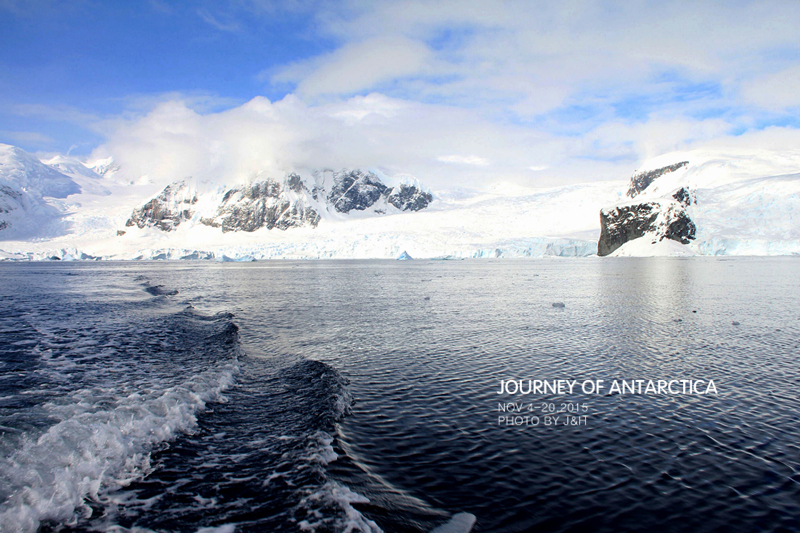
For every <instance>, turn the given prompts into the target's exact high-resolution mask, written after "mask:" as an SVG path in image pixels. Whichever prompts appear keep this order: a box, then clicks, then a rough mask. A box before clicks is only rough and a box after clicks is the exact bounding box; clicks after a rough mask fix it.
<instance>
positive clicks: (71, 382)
mask: <svg viewBox="0 0 800 533" xmlns="http://www.w3.org/2000/svg"><path fill="white" fill-rule="evenodd" d="M0 274H2V276H3V278H2V279H3V280H4V283H3V284H2V286H1V287H0V297H2V313H1V314H0V362H2V366H0V435H2V436H1V437H0V452H1V453H2V462H0V498H1V499H2V500H3V501H4V503H3V504H2V506H0V530H2V531H36V530H37V529H38V530H42V531H86V530H101V531H134V530H136V531H141V530H154V531H191V532H195V531H200V530H203V531H217V532H229V531H317V532H326V531H379V530H383V531H402V532H405V531H408V532H421V531H425V532H427V531H431V530H433V529H434V528H436V527H438V526H441V525H443V524H448V525H447V526H445V527H449V528H450V530H451V531H464V530H466V529H468V528H469V526H470V525H471V524H472V520H473V519H472V516H474V520H475V524H474V527H473V531H502V532H512V531H643V530H652V531H686V532H689V531H692V532H695V531H797V530H800V486H799V485H798V483H800V473H798V465H799V464H800V453H798V452H799V450H798V442H800V419H798V417H797V416H796V413H797V409H798V407H800V400H798V395H797V390H800V389H799V387H800V370H798V365H797V362H796V358H797V354H798V351H799V350H798V347H800V335H798V334H799V333H800V305H798V301H799V300H798V297H799V296H800V289H798V288H797V284H796V280H797V279H800V278H799V277H798V274H800V261H798V260H797V259H794V258H778V259H734V260H730V259H716V258H694V259H624V260H614V259H603V260H599V259H582V260H541V261H538V260H530V261H509V260H501V261H490V260H484V261H459V262H449V261H447V262H436V261H430V262H428V261H425V262H419V261H415V262H392V261H337V262H297V263H295V262H267V263H254V264H246V265H241V264H212V265H209V264H200V263H184V264H164V263H161V264H159V263H125V264H108V263H103V264H94V263H93V264H63V265H62V264H45V263H41V264H2V265H0ZM557 302H559V303H563V304H564V306H563V307H554V306H553V303H557ZM507 379H525V380H527V379H548V380H554V379H570V380H579V381H583V380H586V379H592V380H598V379H602V380H606V382H607V383H610V382H611V381H612V380H615V379H617V380H620V379H628V380H630V379H645V380H647V379H653V380H657V379H679V380H680V379H694V380H697V379H703V380H706V381H708V380H713V381H714V382H715V384H716V387H717V389H718V393H717V394H710V395H705V396H703V395H694V394H686V395H683V394H679V395H630V394H629V395H618V394H613V395H609V394H603V395H589V394H583V393H581V392H579V391H576V392H575V393H574V394H572V395H569V394H567V395H552V394H548V395H536V396H522V395H499V394H497V390H498V388H499V383H500V381H501V380H507ZM507 402H518V403H523V404H525V405H526V406H530V407H531V409H532V411H527V412H525V413H524V414H527V415H538V416H540V418H541V420H542V421H543V420H544V416H545V415H546V414H548V413H546V412H543V409H544V411H547V410H548V409H552V408H555V409H556V410H560V409H561V408H562V404H564V405H563V408H564V409H566V408H567V406H568V405H579V406H580V407H581V409H584V410H583V411H581V414H585V418H584V419H583V421H582V422H581V423H580V424H579V425H575V424H573V425H555V426H553V425H545V424H544V422H542V423H541V424H540V425H537V426H524V425H523V426H507V425H502V424H499V423H498V418H499V416H503V415H504V414H505V413H501V412H498V404H500V403H507ZM551 404H552V406H551ZM568 414H569V413H563V414H561V416H563V417H565V418H562V419H561V421H562V422H563V420H564V419H566V416H567V415H568ZM567 420H568V419H567ZM471 515H472V516H471ZM204 528H211V529H204ZM440 531H441V530H440Z"/></svg>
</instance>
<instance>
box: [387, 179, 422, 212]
mask: <svg viewBox="0 0 800 533" xmlns="http://www.w3.org/2000/svg"><path fill="white" fill-rule="evenodd" d="M386 200H387V201H388V202H389V203H390V204H392V205H393V206H395V207H396V208H397V209H399V210H400V211H420V210H422V209H425V208H426V207H428V204H430V203H431V202H432V201H433V196H432V195H431V193H429V192H425V191H422V190H420V189H419V188H418V187H416V186H414V185H406V184H403V185H400V186H399V187H394V188H393V189H391V191H390V192H389V195H388V197H387V198H386Z"/></svg>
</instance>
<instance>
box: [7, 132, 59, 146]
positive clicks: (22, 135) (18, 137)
mask: <svg viewBox="0 0 800 533" xmlns="http://www.w3.org/2000/svg"><path fill="white" fill-rule="evenodd" d="M0 136H3V137H6V138H8V139H11V140H13V141H15V142H18V143H36V144H52V143H54V142H55V139H53V138H52V137H50V136H49V135H45V134H43V133H39V132H38V131H9V130H3V131H0Z"/></svg>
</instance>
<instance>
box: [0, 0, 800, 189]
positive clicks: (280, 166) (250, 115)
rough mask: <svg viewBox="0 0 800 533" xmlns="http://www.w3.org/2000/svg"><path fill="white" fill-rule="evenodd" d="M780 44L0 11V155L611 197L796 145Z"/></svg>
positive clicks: (450, 19) (489, 18)
mask: <svg viewBox="0 0 800 533" xmlns="http://www.w3.org/2000/svg"><path fill="white" fill-rule="evenodd" d="M723 4H724V5H723ZM798 27H800V3H799V2H796V1H790V2H789V1H761V2H746V1H732V2H726V3H720V2H712V1H705V2H704V1H697V2H691V3H687V2H676V1H672V2H669V1H659V2H655V1H649V0H630V1H625V2H611V1H602V2H601V1H599V0H576V1H564V2H559V3H553V2H542V1H525V2H522V1H519V2H515V1H499V0H496V1H477V0H458V1H427V2H422V1H413V0H402V1H394V2H384V1H369V2H366V1H357V0H353V1H345V2H315V1H306V0H293V1H284V2H273V1H270V0H233V1H230V2H213V1H207V0H186V1H182V2H171V1H168V0H132V1H125V2H121V1H120V2H108V1H101V0H75V1H72V2H59V1H56V0H27V1H22V0H0V49H1V50H2V54H0V72H2V76H0V142H6V143H9V144H14V145H17V146H21V147H22V148H24V149H26V150H28V151H31V152H39V153H43V154H44V153H53V152H61V153H64V152H67V151H70V150H71V152H72V153H73V154H76V155H80V156H86V157H88V156H89V155H90V154H91V155H92V156H98V157H99V156H101V155H114V156H115V157H116V158H117V159H120V160H127V161H128V162H129V163H131V164H130V167H131V169H132V170H131V171H132V172H141V173H148V174H153V173H156V174H159V175H160V174H164V176H165V179H166V177H168V176H167V175H169V177H173V175H180V174H182V173H189V172H197V171H198V170H197V168H194V167H193V166H192V165H195V166H196V165H198V164H200V163H192V164H190V163H187V162H190V161H194V160H195V159H199V160H202V161H205V163H203V164H206V163H208V161H209V160H208V159H207V156H206V155H205V154H207V153H208V152H209V151H211V152H214V153H215V154H216V155H215V156H214V157H215V159H214V161H225V163H224V165H222V166H223V167H224V168H225V169H226V170H225V172H226V173H231V174H232V175H233V174H237V173H238V174H242V173H246V172H253V171H255V169H256V167H258V166H259V165H261V166H264V167H268V168H271V169H275V170H276V171H284V170H288V169H291V168H298V167H304V166H339V165H343V166H365V165H377V166H380V167H382V168H383V169H384V170H385V171H387V172H393V173H400V172H410V173H414V174H420V173H422V174H426V175H434V176H439V175H441V176H444V177H443V178H442V179H443V180H451V181H452V180H453V179H456V178H455V177H459V179H462V178H463V179H464V180H465V181H469V180H470V179H473V180H474V179H487V178H488V177H490V176H500V177H503V178H507V179H514V180H516V181H525V182H530V183H537V182H545V181H548V180H549V181H554V180H555V181H559V180H562V181H563V180H564V179H567V178H568V177H574V179H596V177H598V176H599V177H613V176H616V175H617V173H619V172H622V171H623V170H624V169H629V170H630V169H632V168H633V167H635V166H636V165H637V164H639V163H640V162H641V161H642V160H644V159H646V158H647V157H652V156H655V155H659V154H660V153H663V152H667V151H670V150H676V149H685V148H689V147H692V146H695V145H697V144H698V143H706V142H713V141H715V140H724V139H726V138H730V137H736V136H742V135H748V134H752V133H754V132H763V131H772V132H774V133H773V134H772V135H773V137H774V136H776V135H793V134H794V131H795V130H796V129H797V128H798V126H799V125H800V124H799V123H798V110H800V38H799V37H798V33H797V28H798ZM254 98H255V99H256V100H253V99H254ZM176 131H179V132H180V134H178V133H176ZM765 142H766V141H765ZM243 143H244V144H247V145H248V146H250V147H251V149H250V150H249V151H248V152H247V154H252V153H254V152H255V153H258V154H259V155H258V156H254V155H243V154H242V153H241V151H240V150H239V149H238V148H234V147H236V146H240V145H242V144H243ZM148 150H149V151H148ZM193 150H195V151H196V152H193ZM142 160H158V161H161V162H164V163H163V165H162V166H158V165H155V166H152V167H148V166H147V164H145V163H141V161H142ZM133 162H135V164H133ZM209 164H210V163H209ZM214 164H216V163H214ZM186 165H188V166H186ZM134 167H135V171H134V170H133V169H134ZM220 168H222V167H220Z"/></svg>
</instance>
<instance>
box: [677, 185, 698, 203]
mask: <svg viewBox="0 0 800 533" xmlns="http://www.w3.org/2000/svg"><path fill="white" fill-rule="evenodd" d="M672 197H673V198H675V199H676V200H678V203H679V204H681V205H682V206H684V207H689V206H690V205H692V204H696V203H697V200H696V199H695V197H694V195H693V194H692V192H691V191H690V190H689V187H681V188H680V189H678V190H677V191H675V194H673V195H672Z"/></svg>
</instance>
